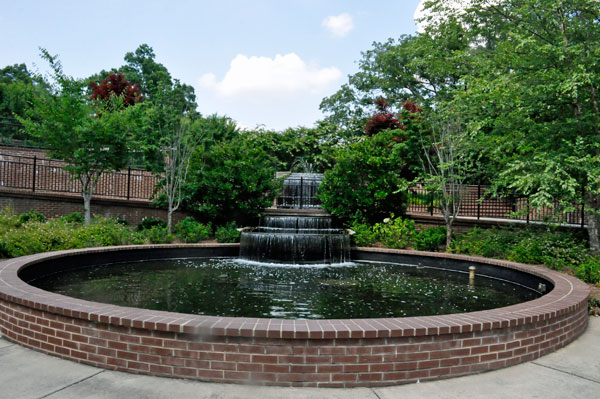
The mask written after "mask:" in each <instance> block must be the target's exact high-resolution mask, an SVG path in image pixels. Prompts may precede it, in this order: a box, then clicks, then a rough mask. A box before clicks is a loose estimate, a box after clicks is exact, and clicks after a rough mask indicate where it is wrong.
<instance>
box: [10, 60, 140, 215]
mask: <svg viewBox="0 0 600 399" xmlns="http://www.w3.org/2000/svg"><path fill="white" fill-rule="evenodd" d="M41 51H42V58H43V59H45V60H46V61H48V62H49V64H50V67H51V68H52V71H53V77H54V85H53V86H52V95H50V96H43V97H34V103H33V107H32V108H31V109H30V110H29V112H28V114H27V116H26V117H24V118H21V117H19V118H18V119H19V121H20V122H21V123H22V124H23V126H24V128H25V129H26V131H28V132H29V133H30V134H32V135H33V136H34V137H36V138H37V139H39V140H40V141H41V142H43V143H44V146H45V147H46V148H48V149H49V150H50V155H51V156H52V157H56V158H58V159H62V160H64V161H65V162H67V166H65V168H64V169H65V170H67V171H68V172H69V173H70V174H71V175H72V176H73V177H74V178H75V179H77V180H79V181H80V182H81V187H82V188H81V195H82V197H83V203H84V211H85V212H84V214H85V218H84V220H85V224H86V225H87V224H89V223H90V220H91V199H92V195H93V193H94V190H95V188H96V184H97V183H98V179H99V178H100V176H101V175H102V173H104V172H106V171H109V170H118V169H121V168H123V167H124V166H125V165H126V164H127V160H128V154H129V143H130V137H131V136H132V134H133V132H134V131H135V129H136V120H137V115H136V114H137V111H138V110H137V108H136V107H127V108H124V106H123V100H122V98H120V97H116V96H112V97H110V98H109V99H108V100H91V99H90V98H89V96H88V95H87V94H86V91H85V88H86V86H87V82H86V81H85V80H77V79H74V78H72V77H70V76H67V75H65V74H64V72H63V69H62V66H61V63H60V62H59V61H58V58H57V57H56V56H52V55H50V54H49V53H48V52H47V51H46V50H45V49H41Z"/></svg>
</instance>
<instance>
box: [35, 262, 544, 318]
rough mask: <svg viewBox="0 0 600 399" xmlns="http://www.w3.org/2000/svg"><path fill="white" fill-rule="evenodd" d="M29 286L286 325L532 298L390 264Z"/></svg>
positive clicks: (114, 271)
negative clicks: (273, 320) (272, 320)
mask: <svg viewBox="0 0 600 399" xmlns="http://www.w3.org/2000/svg"><path fill="white" fill-rule="evenodd" d="M31 284H33V285H35V286H37V287H39V288H42V289H45V290H48V291H52V292H56V293H59V294H64V295H67V296H71V297H75V298H81V299H86V300H91V301H96V302H103V303H111V304H115V305H121V306H132V307H139V308H146V309H154V310H166V311H171V312H181V313H191V314H202V315H214V316H240V317H269V318H286V319H337V318H373V317H402V316H425V315H435V314H448V313H460V312H469V311H475V310H483V309H490V308H496V307H501V306H507V305H511V304H515V303H518V302H523V301H527V300H531V299H534V298H536V297H537V296H538V294H537V293H535V292H533V291H530V290H527V289H525V288H522V287H519V286H516V285H513V284H510V283H506V282H502V281H498V280H493V279H487V278H483V277H479V278H477V280H476V285H475V286H474V287H472V286H469V284H468V275H466V274H461V273H454V272H448V271H441V270H436V269H431V268H420V269H417V268H415V267H408V266H401V265H396V264H380V263H377V264H368V263H354V264H349V265H343V266H312V267H308V266H302V267H292V266H289V265H286V266H283V265H280V266H270V265H269V266H265V265H259V264H255V263H249V262H245V261H241V260H238V259H182V260H166V261H146V262H134V263H127V264H124V263H121V264H115V265H105V266H97V267H92V268H86V269H78V270H73V271H69V272H64V273H59V274H55V275H52V276H47V277H44V278H42V279H40V280H36V281H33V282H31Z"/></svg>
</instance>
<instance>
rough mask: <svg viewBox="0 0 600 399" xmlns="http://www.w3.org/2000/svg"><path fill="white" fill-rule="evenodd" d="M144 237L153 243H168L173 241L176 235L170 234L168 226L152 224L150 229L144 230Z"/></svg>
mask: <svg viewBox="0 0 600 399" xmlns="http://www.w3.org/2000/svg"><path fill="white" fill-rule="evenodd" d="M143 234H144V237H146V239H147V240H148V241H150V243H152V244H168V243H171V242H173V240H174V239H175V237H174V236H173V235H172V234H169V230H167V228H166V227H161V226H158V225H155V226H152V227H150V228H149V229H146V230H143Z"/></svg>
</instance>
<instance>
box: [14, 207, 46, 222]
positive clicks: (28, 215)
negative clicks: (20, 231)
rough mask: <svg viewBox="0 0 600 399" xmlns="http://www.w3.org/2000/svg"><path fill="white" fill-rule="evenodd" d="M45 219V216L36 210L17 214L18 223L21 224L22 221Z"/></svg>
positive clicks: (40, 220) (42, 220)
mask: <svg viewBox="0 0 600 399" xmlns="http://www.w3.org/2000/svg"><path fill="white" fill-rule="evenodd" d="M45 221H46V217H45V216H44V215H42V214H41V213H40V212H38V211H36V210H30V211H29V212H25V213H22V214H20V215H19V224H23V223H27V222H40V223H43V222H45Z"/></svg>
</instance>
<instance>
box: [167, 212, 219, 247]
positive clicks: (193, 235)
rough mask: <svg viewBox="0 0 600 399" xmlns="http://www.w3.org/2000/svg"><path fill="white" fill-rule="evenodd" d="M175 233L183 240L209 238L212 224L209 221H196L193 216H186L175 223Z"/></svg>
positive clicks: (191, 240)
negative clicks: (206, 222) (204, 222)
mask: <svg viewBox="0 0 600 399" xmlns="http://www.w3.org/2000/svg"><path fill="white" fill-rule="evenodd" d="M175 234H176V235H177V237H179V238H180V239H181V241H183V242H188V243H190V242H199V241H202V240H207V239H209V238H210V235H211V234H212V226H211V225H210V223H208V224H202V223H198V222H197V221H195V220H194V218H192V217H189V216H188V217H186V218H185V219H183V220H182V221H180V222H179V223H177V225H175Z"/></svg>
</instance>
